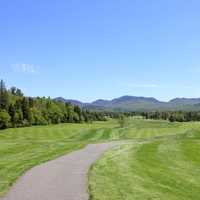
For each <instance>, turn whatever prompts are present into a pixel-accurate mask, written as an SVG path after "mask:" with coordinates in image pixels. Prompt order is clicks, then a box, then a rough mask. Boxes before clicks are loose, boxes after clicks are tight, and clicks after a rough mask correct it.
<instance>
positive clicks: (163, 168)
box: [89, 131, 200, 200]
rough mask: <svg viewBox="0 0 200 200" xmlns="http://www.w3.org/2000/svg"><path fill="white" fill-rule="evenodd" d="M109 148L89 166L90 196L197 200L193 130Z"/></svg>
mask: <svg viewBox="0 0 200 200" xmlns="http://www.w3.org/2000/svg"><path fill="white" fill-rule="evenodd" d="M193 134H194V135H193V138H192V139H191V136H192V133H191V132H190V134H189V136H187V135H184V134H183V135H181V136H179V137H177V138H176V139H175V138H174V137H166V138H162V139H160V140H152V141H151V140H149V141H148V142H146V143H145V142H143V143H140V144H136V143H134V144H132V145H131V144H130V145H125V146H122V147H120V148H116V149H115V150H112V151H110V152H108V153H106V155H105V156H104V157H103V158H102V159H100V160H99V161H98V162H97V163H96V164H95V165H94V166H93V167H92V169H91V171H90V174H89V177H90V179H89V180H90V184H89V188H90V192H91V200H100V199H101V200H121V199H126V200H136V199H137V200H150V199H152V200H154V199H159V200H168V199H170V200H180V199H181V200H198V199H199V192H200V184H199V183H200V173H199V172H200V168H199V166H200V159H199V158H200V142H199V134H200V133H197V132H196V131H195V132H194V133H193Z"/></svg>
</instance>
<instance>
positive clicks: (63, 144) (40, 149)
mask: <svg viewBox="0 0 200 200" xmlns="http://www.w3.org/2000/svg"><path fill="white" fill-rule="evenodd" d="M191 130H200V124H199V123H195V122H194V123H168V122H164V121H145V120H139V119H133V120H131V121H130V122H129V125H128V126H127V127H126V128H119V127H118V124H117V122H116V121H114V120H110V121H107V122H95V123H93V124H59V125H51V126H36V127H29V128H18V129H15V128H13V129H7V130H2V131H0V195H3V194H5V192H6V191H7V190H8V188H9V187H10V186H11V185H12V184H13V182H14V181H15V180H16V179H17V178H18V177H19V176H21V175H22V174H23V173H24V172H25V171H27V170H28V169H30V168H31V167H33V166H35V165H38V164H40V163H42V162H45V161H48V160H51V159H54V158H56V157H58V156H61V155H63V154H66V153H69V152H71V151H74V150H77V149H80V148H82V147H84V146H85V145H86V144H88V143H95V142H103V141H111V140H124V139H143V138H151V137H155V136H158V137H159V136H165V135H173V134H183V133H187V132H190V131H191Z"/></svg>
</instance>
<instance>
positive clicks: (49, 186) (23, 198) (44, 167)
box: [1, 143, 116, 200]
mask: <svg viewBox="0 0 200 200" xmlns="http://www.w3.org/2000/svg"><path fill="white" fill-rule="evenodd" d="M114 145H116V143H102V144H90V145H88V146H86V147H85V148H84V149H81V150H79V151H75V152H72V153H70V154H67V155H65V156H62V157H60V158H58V159H55V160H53V161H49V162H47V163H44V164H41V165H39V166H36V167H34V168H32V169H31V170H29V171H28V172H26V173H25V174H24V175H23V176H22V177H21V178H20V179H19V180H18V181H17V182H16V184H14V186H13V187H12V188H11V189H10V191H9V192H8V194H7V195H6V196H5V197H4V198H2V199H1V200H88V198H89V196H88V193H87V172H88V170H89V168H90V166H91V164H92V163H94V162H95V161H96V160H97V159H98V158H99V156H100V155H101V154H103V153H104V152H105V151H106V150H108V149H109V148H111V147H113V146H114Z"/></svg>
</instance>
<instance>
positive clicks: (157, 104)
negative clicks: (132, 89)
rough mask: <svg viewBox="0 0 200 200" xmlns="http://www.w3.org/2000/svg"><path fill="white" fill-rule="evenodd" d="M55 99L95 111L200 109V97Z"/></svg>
mask: <svg viewBox="0 0 200 200" xmlns="http://www.w3.org/2000/svg"><path fill="white" fill-rule="evenodd" d="M54 100H56V101H63V102H68V103H71V104H74V105H78V106H80V107H82V108H85V109H89V110H95V111H122V112H128V111H175V110H182V111H196V110H198V111H199V110H200V98H175V99H172V100H170V101H168V102H163V101H159V100H157V99H156V98H153V97H137V96H122V97H119V98H115V99H112V100H104V99H98V100H96V101H94V102H91V103H84V102H81V101H78V100H73V99H65V98H63V97H57V98H55V99H54Z"/></svg>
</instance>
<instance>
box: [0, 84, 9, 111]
mask: <svg viewBox="0 0 200 200" xmlns="http://www.w3.org/2000/svg"><path fill="white" fill-rule="evenodd" d="M8 107H9V95H8V91H7V90H6V86H5V83H4V81H3V80H1V81H0V109H2V110H8Z"/></svg>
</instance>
